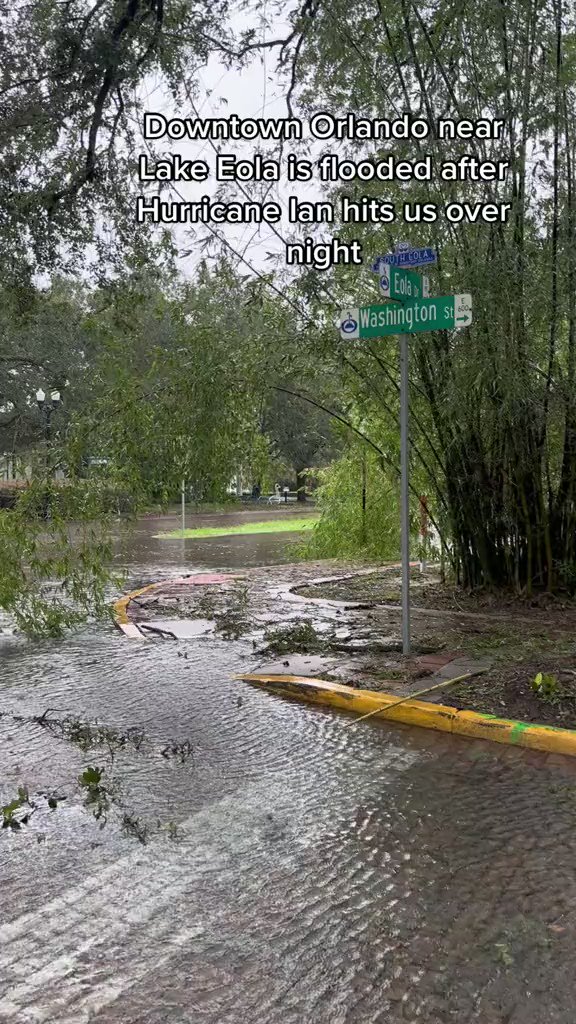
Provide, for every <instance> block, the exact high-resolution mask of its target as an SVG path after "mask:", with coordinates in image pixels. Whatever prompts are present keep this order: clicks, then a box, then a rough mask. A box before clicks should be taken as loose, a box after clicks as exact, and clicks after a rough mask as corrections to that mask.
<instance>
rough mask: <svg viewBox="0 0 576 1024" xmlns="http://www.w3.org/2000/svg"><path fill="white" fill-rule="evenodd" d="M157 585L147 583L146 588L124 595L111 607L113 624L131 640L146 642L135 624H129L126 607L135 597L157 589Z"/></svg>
mask: <svg viewBox="0 0 576 1024" xmlns="http://www.w3.org/2000/svg"><path fill="white" fill-rule="evenodd" d="M157 586H158V584H157V583H149V584H148V586H147V587H141V588H140V590H132V591H131V592H130V593H129V594H124V595H123V596H122V597H120V598H119V599H118V600H117V601H115V602H114V604H113V605H112V608H113V611H114V622H115V623H116V625H117V626H118V628H119V629H121V630H122V632H123V633H125V634H126V636H129V637H132V638H133V639H134V638H136V639H139V640H146V637H145V636H144V633H143V632H142V630H140V629H138V626H137V625H136V623H135V622H130V619H129V618H128V605H129V604H130V601H132V599H133V598H135V597H140V594H145V593H146V592H147V591H148V590H153V589H154V587H157Z"/></svg>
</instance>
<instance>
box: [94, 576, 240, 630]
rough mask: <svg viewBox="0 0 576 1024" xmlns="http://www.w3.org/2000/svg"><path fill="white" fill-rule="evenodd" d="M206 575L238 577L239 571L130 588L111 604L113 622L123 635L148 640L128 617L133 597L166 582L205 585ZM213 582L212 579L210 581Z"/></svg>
mask: <svg viewBox="0 0 576 1024" xmlns="http://www.w3.org/2000/svg"><path fill="white" fill-rule="evenodd" d="M207 575H208V576H211V575H212V576H217V575H221V576H226V577H227V578H229V579H239V578H240V573H225V574H224V573H220V574H219V573H208V574H207V573H202V572H200V573H191V574H190V576H178V577H176V579H173V580H158V581H157V582H156V583H149V584H148V585H147V586H146V587H140V588H139V590H131V591H130V593H129V594H123V596H122V597H119V598H118V600H117V601H114V603H113V604H112V611H113V619H114V624H115V625H116V626H118V629H120V630H121V631H122V633H124V635H125V636H127V637H129V638H130V639H131V640H148V637H147V636H145V634H144V633H143V632H142V630H141V629H138V626H137V625H136V623H135V622H132V621H131V620H130V619H129V618H128V605H129V604H130V602H131V601H132V600H133V599H134V598H135V597H140V595H141V594H147V593H148V592H149V591H150V590H156V589H157V588H159V587H163V586H165V584H166V583H171V584H173V583H190V584H195V583H198V584H201V585H206V583H207V582H208V581H207V579H206V577H207ZM212 582H214V581H212Z"/></svg>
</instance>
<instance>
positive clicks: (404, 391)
mask: <svg viewBox="0 0 576 1024" xmlns="http://www.w3.org/2000/svg"><path fill="white" fill-rule="evenodd" d="M408 399H409V393H408V335H407V334H401V335H400V470H401V482H400V507H401V519H400V523H401V549H402V653H403V654H410V476H409V473H410V469H409V455H410V449H409V440H408Z"/></svg>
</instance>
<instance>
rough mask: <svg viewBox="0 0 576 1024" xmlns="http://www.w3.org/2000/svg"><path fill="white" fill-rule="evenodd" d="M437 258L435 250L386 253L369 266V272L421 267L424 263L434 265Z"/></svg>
mask: <svg viewBox="0 0 576 1024" xmlns="http://www.w3.org/2000/svg"><path fill="white" fill-rule="evenodd" d="M437 259H438V256H437V254H436V250H435V249H431V248H430V247H427V248H425V249H403V250H401V251H400V252H388V253H386V255H385V256H377V257H376V259H375V260H374V262H373V263H371V264H370V270H374V271H375V272H376V273H377V274H378V273H380V271H382V270H385V269H386V267H388V266H391V267H421V266H423V265H424V264H425V263H436V262H437Z"/></svg>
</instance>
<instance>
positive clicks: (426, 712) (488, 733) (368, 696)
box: [236, 674, 576, 757]
mask: <svg viewBox="0 0 576 1024" xmlns="http://www.w3.org/2000/svg"><path fill="white" fill-rule="evenodd" d="M236 678H237V679H242V680H244V681H245V682H247V683H252V684H253V685H256V686H263V687H264V688H265V689H268V690H270V691H271V692H272V693H276V694H278V695H279V696H281V697H288V698H291V699H293V700H304V701H308V702H310V703H312V704H325V705H328V706H330V707H335V708H342V709H344V710H345V711H353V712H356V713H358V714H367V713H368V712H370V711H376V710H377V708H381V715H386V709H387V707H388V705H389V704H395V703H396V702H397V701H398V694H390V693H375V692H374V691H372V690H356V689H354V688H353V687H351V686H344V685H342V684H340V683H327V682H325V681H324V680H323V679H309V678H308V677H306V676H289V675H286V676H281V675H258V674H248V675H241V676H236ZM387 717H388V718H389V720H390V721H391V722H403V723H404V724H405V725H417V726H420V727H422V728H424V729H436V730H437V731H439V732H449V733H453V734H454V735H459V736H468V737H469V738H471V739H480V740H491V741H492V742H493V743H508V744H509V745H511V746H515V747H526V748H527V749H530V750H543V751H546V752H547V753H550V754H567V755H568V756H570V757H576V731H574V730H571V729H558V728H556V727H555V726H551V725H532V724H531V723H530V722H517V721H514V720H513V719H507V718H497V717H496V716H495V715H484V714H480V713H479V712H476V711H460V710H459V709H458V708H452V707H448V706H446V705H443V704H429V703H427V702H426V701H421V700H407V701H405V702H404V703H403V704H400V705H399V706H398V707H397V708H394V710H391V711H390V712H389V714H388V715H387ZM373 718H380V714H374V715H373Z"/></svg>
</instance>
